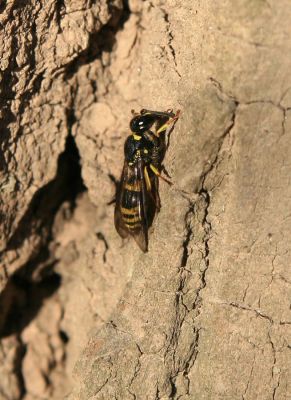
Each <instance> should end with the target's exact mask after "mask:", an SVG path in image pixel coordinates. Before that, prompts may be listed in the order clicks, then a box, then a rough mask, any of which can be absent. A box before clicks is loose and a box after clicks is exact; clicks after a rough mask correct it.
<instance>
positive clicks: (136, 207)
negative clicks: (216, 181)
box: [114, 109, 180, 252]
mask: <svg viewBox="0 0 291 400" xmlns="http://www.w3.org/2000/svg"><path fill="white" fill-rule="evenodd" d="M132 113H133V118H132V119H131V121H130V130H131V135H130V136H128V137H127V139H126V141H125V144H124V158H125V160H124V166H123V170H122V174H121V179H120V183H119V185H118V188H117V193H116V205H115V213H114V223H115V227H116V230H117V232H118V233H119V235H120V236H121V237H122V238H126V237H128V236H132V237H133V238H134V239H135V241H136V243H137V244H138V246H139V247H140V249H141V250H142V251H143V252H147V251H148V229H149V227H150V226H151V225H152V222H153V219H154V217H155V215H156V214H157V213H158V212H159V210H160V208H161V202H160V196H159V178H161V179H163V180H164V181H166V182H167V183H168V184H170V185H171V184H172V183H171V182H170V181H169V180H168V179H167V178H165V177H164V176H163V175H162V174H161V172H162V169H163V166H162V161H163V159H164V156H165V152H166V137H167V133H169V132H170V130H171V129H172V128H173V126H174V124H175V122H176V121H177V119H178V118H179V114H180V110H179V111H177V112H176V114H175V113H173V112H172V110H168V111H165V112H160V111H150V110H145V109H143V110H141V111H140V113H135V112H134V111H132Z"/></svg>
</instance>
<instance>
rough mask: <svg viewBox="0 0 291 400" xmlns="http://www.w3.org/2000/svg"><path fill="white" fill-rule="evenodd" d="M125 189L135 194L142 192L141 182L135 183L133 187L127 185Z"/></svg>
mask: <svg viewBox="0 0 291 400" xmlns="http://www.w3.org/2000/svg"><path fill="white" fill-rule="evenodd" d="M124 189H127V190H130V191H133V192H140V189H141V185H140V181H136V182H134V184H133V185H131V184H130V183H126V184H125V185H124Z"/></svg>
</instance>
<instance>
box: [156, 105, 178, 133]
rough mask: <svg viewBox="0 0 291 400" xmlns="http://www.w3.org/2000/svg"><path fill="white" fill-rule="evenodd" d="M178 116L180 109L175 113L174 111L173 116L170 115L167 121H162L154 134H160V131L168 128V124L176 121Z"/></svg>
mask: <svg viewBox="0 0 291 400" xmlns="http://www.w3.org/2000/svg"><path fill="white" fill-rule="evenodd" d="M179 116H180V110H178V111H177V113H176V115H174V116H173V117H171V118H170V119H169V120H168V121H167V122H165V123H164V125H162V126H161V127H160V128H159V129H158V130H157V132H156V135H157V136H159V134H160V133H161V132H164V131H166V130H167V129H168V128H169V126H171V125H173V124H174V123H175V122H176V121H177V119H178V118H179Z"/></svg>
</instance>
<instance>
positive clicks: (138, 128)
mask: <svg viewBox="0 0 291 400" xmlns="http://www.w3.org/2000/svg"><path fill="white" fill-rule="evenodd" d="M155 121H156V117H155V116H153V115H150V114H149V115H138V116H137V117H134V118H132V120H131V121H130V129H131V131H132V132H134V133H137V134H143V133H144V132H146V131H148V130H149V129H150V128H151V126H152V125H153V123H154V122H155Z"/></svg>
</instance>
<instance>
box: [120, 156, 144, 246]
mask: <svg viewBox="0 0 291 400" xmlns="http://www.w3.org/2000/svg"><path fill="white" fill-rule="evenodd" d="M148 203H149V193H148V192H147V189H146V185H145V179H144V162H143V160H139V161H137V162H136V163H135V164H134V165H132V166H129V165H128V163H127V162H125V163H124V167H123V171H122V175H121V180H120V186H119V189H118V192H117V196H116V207H115V215H114V221H115V227H116V230H117V232H118V233H119V235H120V236H121V237H122V238H125V237H127V236H128V235H130V236H132V237H133V238H134V239H135V241H136V242H137V244H138V245H139V247H140V248H141V250H142V251H144V252H146V251H147V248H148V214H147V211H148V206H149V204H148Z"/></svg>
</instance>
